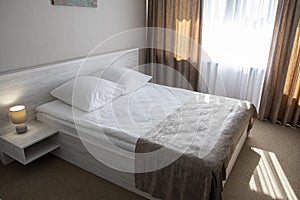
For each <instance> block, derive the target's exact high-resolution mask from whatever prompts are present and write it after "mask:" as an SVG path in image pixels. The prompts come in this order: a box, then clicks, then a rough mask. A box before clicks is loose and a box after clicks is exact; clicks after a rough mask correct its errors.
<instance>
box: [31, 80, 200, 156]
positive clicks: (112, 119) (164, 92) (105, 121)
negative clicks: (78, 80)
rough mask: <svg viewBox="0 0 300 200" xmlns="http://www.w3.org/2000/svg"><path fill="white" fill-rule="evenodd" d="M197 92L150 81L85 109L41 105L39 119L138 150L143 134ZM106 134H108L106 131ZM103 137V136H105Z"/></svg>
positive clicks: (61, 105)
mask: <svg viewBox="0 0 300 200" xmlns="http://www.w3.org/2000/svg"><path fill="white" fill-rule="evenodd" d="M196 94H197V93H195V92H192V91H188V90H183V89H178V88H172V87H166V86H161V85H157V84H152V83H148V84H147V85H146V86H144V87H142V88H140V89H138V90H137V91H135V92H134V93H130V94H127V95H125V96H121V97H119V98H117V99H115V100H114V101H113V102H112V103H111V104H107V105H106V106H104V107H102V108H100V109H98V110H96V111H93V112H89V113H88V112H84V111H81V110H79V109H76V108H72V107H71V106H70V105H68V104H66V103H63V102H62V101H59V100H55V101H52V102H49V103H46V104H43V105H41V106H39V107H37V109H36V111H37V112H38V120H41V121H43V120H44V121H45V120H46V119H48V120H49V119H50V120H51V121H52V122H53V121H55V122H57V123H63V124H64V125H65V126H69V127H74V121H75V122H76V123H75V126H76V128H77V131H78V133H79V136H80V137H81V138H82V137H84V138H90V139H89V140H90V141H94V138H98V139H101V138H102V137H103V136H104V137H106V138H107V139H109V141H110V142H112V143H113V144H115V145H117V146H118V147H121V148H123V149H124V150H126V151H130V152H134V151H135V145H136V142H137V140H138V138H140V137H141V136H143V135H144V134H146V133H147V132H149V131H150V130H151V129H153V128H154V127H156V126H157V125H158V124H159V123H160V122H161V121H162V120H164V119H165V118H166V117H167V116H169V115H170V114H172V113H173V112H175V111H176V110H177V109H178V108H179V107H180V106H182V105H183V104H184V103H185V102H187V101H188V100H190V99H191V98H192V97H194V96H195V95H196ZM102 133H104V134H102ZM102 139H103V138H102Z"/></svg>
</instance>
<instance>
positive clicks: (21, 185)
mask: <svg viewBox="0 0 300 200" xmlns="http://www.w3.org/2000/svg"><path fill="white" fill-rule="evenodd" d="M223 196H224V199H225V200H232V199H233V200H238V199H257V200H259V199H299V200H300V130H299V129H297V130H294V129H291V128H286V127H280V126H278V125H272V124H269V123H262V122H259V121H257V122H256V123H255V125H254V128H253V130H252V132H251V134H250V136H249V138H248V140H247V142H246V144H245V146H244V147H243V149H242V151H241V154H240V156H239V158H238V160H237V163H236V165H235V167H234V168H233V171H232V173H231V175H230V177H229V180H228V182H227V184H226V186H225V189H224V192H223ZM0 199H2V200H14V199H16V200H19V199H20V200H27V199H30V200H35V199H38V200H40V199H43V200H47V199H51V200H52V199H64V200H68V199H72V200H77V199H78V200H79V199H80V200H82V199H85V200H92V199H95V200H96V199H97V200H99V199H107V200H110V199H118V200H119V199H133V200H135V199H143V198H142V197H140V196H138V195H135V194H133V193H131V192H129V191H126V190H125V189H122V188H120V187H118V186H116V185H114V184H112V183H109V182H107V181H105V180H103V179H101V178H98V177H96V176H94V175H92V174H90V173H88V172H85V171H83V170H81V169H79V168H77V167H75V166H73V165H71V164H69V163H67V162H65V161H63V160H61V159H59V158H57V157H55V156H52V155H47V156H44V157H43V158H40V159H38V160H37V161H35V162H33V163H31V164H29V165H27V166H23V165H21V164H19V163H17V162H13V163H11V164H10V165H8V166H3V165H2V164H0Z"/></svg>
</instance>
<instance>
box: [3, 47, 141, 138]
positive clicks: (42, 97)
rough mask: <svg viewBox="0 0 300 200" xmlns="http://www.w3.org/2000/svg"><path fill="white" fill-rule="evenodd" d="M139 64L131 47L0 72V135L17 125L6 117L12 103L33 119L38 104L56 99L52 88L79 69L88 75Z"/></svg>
mask: <svg viewBox="0 0 300 200" xmlns="http://www.w3.org/2000/svg"><path fill="white" fill-rule="evenodd" d="M138 64H139V50H138V49H129V50H123V51H118V52H113V53H108V54H102V55H97V56H93V57H89V58H86V59H85V58H84V59H77V60H72V61H67V62H61V63H56V64H49V65H45V66H42V67H36V68H34V69H28V70H23V71H18V72H14V73H8V74H3V75H0V135H2V134H5V133H6V132H7V131H9V130H12V129H13V128H14V126H13V125H12V124H11V123H10V122H9V120H8V117H7V113H8V109H9V108H10V107H11V106H14V105H18V104H23V105H25V106H26V109H27V115H28V119H29V120H30V119H33V118H34V114H35V110H34V109H35V108H36V107H37V106H39V105H41V104H44V103H46V102H49V101H51V100H53V97H52V96H51V95H50V91H51V90H53V89H54V88H56V87H57V86H59V85H61V84H63V83H64V82H66V81H68V80H71V79H73V78H75V77H76V75H77V73H78V71H79V70H80V75H88V74H95V73H97V72H98V73H99V72H101V71H102V70H104V69H105V67H108V66H120V67H128V68H134V67H137V66H138Z"/></svg>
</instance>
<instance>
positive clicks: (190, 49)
mask: <svg viewBox="0 0 300 200" xmlns="http://www.w3.org/2000/svg"><path fill="white" fill-rule="evenodd" d="M201 8H202V6H201V0H149V1H148V31H147V43H148V47H149V48H148V49H147V50H146V63H148V64H149V63H152V64H151V65H149V66H150V67H149V68H148V70H147V72H148V73H149V74H151V75H152V76H153V79H154V82H156V83H159V84H165V85H169V86H175V87H182V88H187V89H193V90H198V88H199V73H198V67H199V60H200V43H201ZM166 66H168V67H166Z"/></svg>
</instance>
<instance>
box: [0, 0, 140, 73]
mask: <svg viewBox="0 0 300 200" xmlns="http://www.w3.org/2000/svg"><path fill="white" fill-rule="evenodd" d="M145 2H146V1H145V0H98V7H97V8H83V7H67V6H53V5H52V4H51V0H0V73H1V72H7V71H11V70H15V69H20V68H25V67H31V66H36V65H40V64H45V63H51V62H56V61H62V60H67V59H73V58H77V57H82V56H86V55H87V54H89V52H90V51H91V50H92V49H93V48H94V47H95V46H96V45H97V44H99V43H100V42H102V41H104V40H105V39H106V38H108V37H109V36H111V35H114V34H117V33H119V32H122V31H124V30H128V29H133V28H137V27H144V26H145V16H146V13H145V6H146V5H145V4H146V3H145ZM142 38H143V37H140V38H137V37H136V36H134V35H133V36H129V37H127V39H126V41H125V40H123V42H122V40H121V42H120V41H118V42H114V43H111V44H110V45H106V46H105V48H100V49H98V50H97V51H96V52H94V53H103V52H111V51H116V50H120V49H126V48H131V47H135V46H137V43H139V42H141V40H142Z"/></svg>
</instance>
